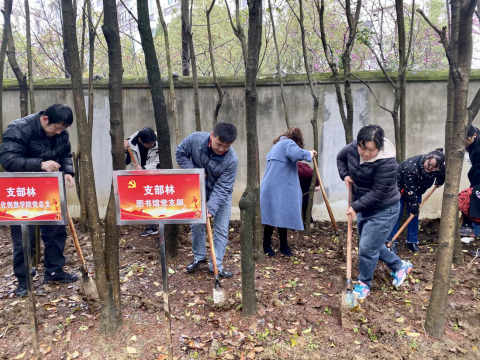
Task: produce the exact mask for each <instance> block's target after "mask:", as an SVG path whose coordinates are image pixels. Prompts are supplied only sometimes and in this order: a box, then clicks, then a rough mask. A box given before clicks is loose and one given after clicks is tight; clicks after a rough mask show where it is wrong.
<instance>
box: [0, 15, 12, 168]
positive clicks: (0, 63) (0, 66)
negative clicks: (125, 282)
mask: <svg viewBox="0 0 480 360" xmlns="http://www.w3.org/2000/svg"><path fill="white" fill-rule="evenodd" d="M5 10H7V9H6V8H5ZM5 10H4V11H2V13H3V17H4V20H3V34H2V45H1V46H0V71H1V72H2V74H1V75H2V76H1V77H0V144H1V143H2V140H3V77H4V74H5V54H6V53H7V21H6V19H5V18H6V16H7V15H6V13H5ZM10 10H11V7H10ZM0 171H1V172H3V167H2V166H1V165H0Z"/></svg>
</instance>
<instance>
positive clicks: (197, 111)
mask: <svg viewBox="0 0 480 360" xmlns="http://www.w3.org/2000/svg"><path fill="white" fill-rule="evenodd" d="M192 11H193V0H192V4H191V6H190V20H189V22H188V23H187V38H188V47H189V49H190V61H191V63H192V79H193V106H194V112H195V130H196V131H202V121H201V119H200V101H199V99H198V69H197V56H196V55H195V46H194V44H193V31H192V26H193V16H192Z"/></svg>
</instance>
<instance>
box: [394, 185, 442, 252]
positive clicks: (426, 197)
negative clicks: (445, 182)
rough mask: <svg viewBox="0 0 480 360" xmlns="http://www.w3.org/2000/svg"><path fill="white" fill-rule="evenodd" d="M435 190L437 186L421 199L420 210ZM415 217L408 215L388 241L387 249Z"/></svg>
mask: <svg viewBox="0 0 480 360" xmlns="http://www.w3.org/2000/svg"><path fill="white" fill-rule="evenodd" d="M436 189H437V186H434V187H433V189H432V190H430V192H429V193H428V194H427V196H425V199H423V201H422V203H421V204H420V209H421V208H422V206H423V204H425V203H426V202H427V200H428V199H429V198H430V196H432V194H433V192H434V191H435V190H436ZM414 217H415V215H410V216H409V217H408V219H407V221H405V223H404V224H403V225H402V227H401V228H400V230H398V231H397V233H396V234H395V236H394V237H393V238H392V240H390V241H389V243H388V244H387V247H388V248H389V249H390V247H391V246H392V244H393V243H394V241H395V240H397V238H398V237H399V236H400V234H401V233H402V232H403V230H405V228H406V227H407V225H408V224H410V221H412V219H413V218H414Z"/></svg>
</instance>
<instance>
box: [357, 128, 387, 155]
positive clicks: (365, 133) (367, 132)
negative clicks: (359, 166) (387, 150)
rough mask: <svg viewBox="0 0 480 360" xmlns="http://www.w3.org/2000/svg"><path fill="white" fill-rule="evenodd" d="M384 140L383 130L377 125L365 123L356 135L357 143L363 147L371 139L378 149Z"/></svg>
mask: <svg viewBox="0 0 480 360" xmlns="http://www.w3.org/2000/svg"><path fill="white" fill-rule="evenodd" d="M384 140H385V132H384V131H383V129H382V128H381V127H380V126H378V125H367V126H364V127H363V128H361V129H360V131H359V132H358V135H357V143H358V145H360V146H361V147H363V148H364V147H365V143H367V142H369V141H373V142H374V143H375V146H376V148H377V149H378V150H382V148H383V143H384Z"/></svg>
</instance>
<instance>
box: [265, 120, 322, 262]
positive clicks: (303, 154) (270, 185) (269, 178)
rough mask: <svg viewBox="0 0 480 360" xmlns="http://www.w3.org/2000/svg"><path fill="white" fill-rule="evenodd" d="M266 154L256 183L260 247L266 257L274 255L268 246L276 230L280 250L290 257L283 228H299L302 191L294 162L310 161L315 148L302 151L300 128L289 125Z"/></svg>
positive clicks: (300, 227) (301, 224)
mask: <svg viewBox="0 0 480 360" xmlns="http://www.w3.org/2000/svg"><path fill="white" fill-rule="evenodd" d="M273 144H274V145H273V147H272V149H271V150H270V152H269V153H268V154H267V167H266V169H265V174H264V176H263V180H262V184H261V186H260V210H261V214H262V224H263V225H265V228H264V234H263V249H264V251H265V254H267V255H268V256H275V252H274V251H273V249H272V246H271V239H272V234H273V230H274V229H275V228H277V229H278V234H279V236H280V252H281V253H283V254H284V255H285V256H292V255H293V254H292V252H291V251H290V248H289V246H288V242H287V229H292V230H303V222H302V215H301V210H302V190H301V188H300V182H299V180H298V174H297V162H298V161H301V160H306V161H312V157H313V156H315V155H316V154H317V152H316V151H315V150H310V151H307V150H303V135H302V131H301V130H300V129H299V128H297V127H292V128H290V129H289V130H288V131H287V132H286V133H284V134H282V135H279V136H278V137H277V138H276V139H275V140H274V141H273Z"/></svg>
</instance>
